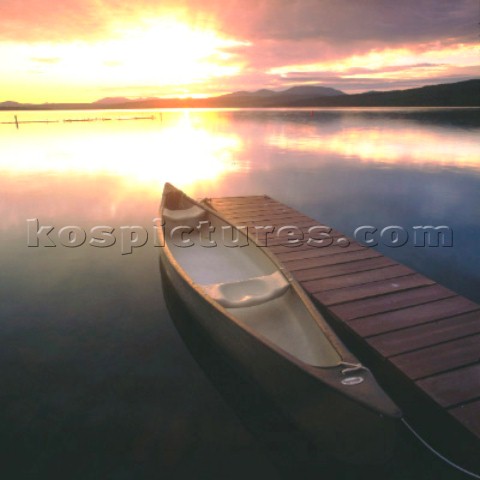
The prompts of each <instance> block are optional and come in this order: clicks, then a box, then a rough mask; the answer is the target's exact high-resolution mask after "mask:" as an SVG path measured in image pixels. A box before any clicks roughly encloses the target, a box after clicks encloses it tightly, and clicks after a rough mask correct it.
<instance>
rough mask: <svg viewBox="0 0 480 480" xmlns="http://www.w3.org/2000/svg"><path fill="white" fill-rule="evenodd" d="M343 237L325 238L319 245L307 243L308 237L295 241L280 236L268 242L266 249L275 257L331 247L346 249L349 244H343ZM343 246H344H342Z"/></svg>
mask: <svg viewBox="0 0 480 480" xmlns="http://www.w3.org/2000/svg"><path fill="white" fill-rule="evenodd" d="M344 238H345V237H343V236H341V235H340V236H333V237H330V238H325V239H324V240H323V241H324V244H320V243H310V244H309V243H308V236H305V235H304V236H303V238H302V237H299V238H298V239H297V240H295V237H294V236H292V237H285V236H282V237H280V238H276V237H275V236H274V237H273V238H272V239H271V240H270V239H269V241H268V247H269V249H270V251H271V252H272V253H274V254H275V255H278V254H280V253H289V252H297V251H300V250H318V249H319V248H326V247H331V246H334V245H338V246H341V247H342V248H346V247H348V246H349V245H350V244H351V243H355V242H351V243H345V242H344V240H343V239H344ZM288 240H292V242H293V240H295V241H296V243H290V244H289V243H288ZM319 240H320V239H319ZM344 245H345V246H344Z"/></svg>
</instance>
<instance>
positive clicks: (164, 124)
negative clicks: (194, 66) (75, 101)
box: [0, 111, 242, 187]
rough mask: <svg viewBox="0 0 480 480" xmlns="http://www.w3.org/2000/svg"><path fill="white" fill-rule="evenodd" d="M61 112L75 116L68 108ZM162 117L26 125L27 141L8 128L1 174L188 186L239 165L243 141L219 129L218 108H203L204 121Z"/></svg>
mask: <svg viewBox="0 0 480 480" xmlns="http://www.w3.org/2000/svg"><path fill="white" fill-rule="evenodd" d="M55 114H56V115H57V116H59V112H55ZM50 115H51V113H50ZM83 115H85V113H83ZM108 115H110V116H111V115H112V114H108ZM117 115H119V114H117ZM130 115H132V114H131V113H130ZM63 116H64V117H65V116H71V117H75V114H73V113H70V112H68V114H67V113H65V112H64V113H63ZM77 116H78V115H77ZM90 116H92V117H94V116H95V115H94V114H90ZM159 118H162V121H160V120H159ZM159 118H156V119H155V120H146V121H130V122H119V121H114V122H113V121H109V122H106V121H104V122H96V121H95V122H82V125H81V130H80V129H79V128H78V126H77V128H75V126H72V125H70V124H65V123H60V124H58V125H55V126H52V125H41V124H38V125H35V126H34V127H29V126H26V127H23V126H22V127H21V130H25V129H28V128H31V129H32V131H29V132H28V137H27V138H26V139H24V138H22V136H21V134H22V133H24V132H22V131H20V132H8V134H6V132H5V130H4V131H3V132H0V137H1V140H2V146H1V152H2V154H1V156H0V172H2V174H4V175H5V174H9V175H22V174H29V175H31V174H33V173H38V174H56V175H67V174H71V175H74V174H89V175H114V176H118V177H121V178H122V179H123V180H124V181H126V182H127V183H130V184H131V183H141V184H151V185H157V186H158V185H163V183H164V182H166V181H169V182H172V183H175V184H177V185H179V186H180V187H185V186H188V185H190V184H192V183H194V182H197V181H204V180H209V181H212V180H218V179H219V178H220V177H222V176H223V175H225V174H227V173H229V172H233V171H236V170H237V169H238V168H240V167H239V166H238V165H237V164H236V162H235V161H234V156H235V153H236V152H238V151H240V150H241V149H242V140H241V138H240V137H239V136H238V135H237V134H235V133H232V132H228V133H225V132H217V131H215V128H214V124H215V122H216V116H215V113H214V112H204V114H203V115H202V120H201V122H198V121H196V120H195V118H192V116H191V115H190V112H189V111H184V112H181V114H178V113H176V114H171V115H162V117H159ZM114 120H115V118H114ZM33 129H34V130H33ZM12 133H17V135H15V134H13V135H12ZM18 134H20V135H18Z"/></svg>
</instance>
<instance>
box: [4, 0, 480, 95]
mask: <svg viewBox="0 0 480 480" xmlns="http://www.w3.org/2000/svg"><path fill="white" fill-rule="evenodd" d="M479 17H480V4H479V2H478V0H401V1H400V0H398V1H395V0H363V1H362V2H358V1H351V0H348V1H347V0H208V1H207V0H174V1H170V0H162V1H160V0H139V1H135V2H133V1H131V2H126V1H122V0H62V1H59V2H52V1H51V0H23V1H19V0H1V2H0V102H2V101H6V100H12V101H18V102H34V103H43V102H89V101H95V100H97V99H99V98H102V97H111V96H115V97H116V96H126V97H131V98H138V97H151V96H209V95H217V94H222V93H228V92H232V91H236V90H255V89H259V88H272V89H282V88H288V87H289V86H292V85H298V84H315V85H325V86H330V87H334V88H338V89H341V90H343V91H345V92H347V93H355V92H362V91H368V90H374V89H375V90H390V89H397V88H410V87H416V86H422V85H426V84H435V83H446V82H455V81H460V80H465V79H468V78H474V77H479V76H480V50H479V33H480V32H479V28H478V22H479Z"/></svg>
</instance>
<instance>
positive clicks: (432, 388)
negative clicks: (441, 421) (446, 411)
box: [416, 363, 480, 407]
mask: <svg viewBox="0 0 480 480" xmlns="http://www.w3.org/2000/svg"><path fill="white" fill-rule="evenodd" d="M416 385H418V386H419V387H420V388H421V389H422V390H423V391H424V392H425V393H427V394H428V395H430V396H431V397H432V398H433V399H434V400H435V401H436V402H437V403H439V404H440V405H442V407H453V406H456V405H459V404H461V403H464V402H467V401H469V400H473V399H476V398H480V363H477V364H475V365H471V366H468V367H464V368H461V369H458V370H453V371H451V372H447V373H443V374H441V375H435V376H433V377H429V378H425V379H423V380H418V381H417V382H416Z"/></svg>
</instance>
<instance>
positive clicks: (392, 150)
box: [266, 119, 480, 171]
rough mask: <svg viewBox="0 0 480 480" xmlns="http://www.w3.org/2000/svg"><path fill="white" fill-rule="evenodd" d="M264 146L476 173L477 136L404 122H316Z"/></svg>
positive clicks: (479, 160)
mask: <svg viewBox="0 0 480 480" xmlns="http://www.w3.org/2000/svg"><path fill="white" fill-rule="evenodd" d="M266 141H267V143H268V144H269V145H271V146H273V147H277V148H279V149H281V150H284V151H285V150H286V151H291V152H297V153H299V154H305V153H311V154H312V153H314V154H315V155H318V156H321V157H324V158H329V157H330V158H331V157H332V156H335V157H343V158H348V159H356V160H359V161H361V162H364V163H381V164H387V165H390V166H391V167H393V168H411V167H412V166H413V167H426V166H428V167H433V168H444V167H456V168H468V169H471V170H475V171H480V142H479V141H478V138H477V137H476V134H475V133H473V132H470V131H468V130H467V131H457V130H449V129H447V128H441V127H440V128H438V127H437V128H432V127H427V126H422V125H416V124H413V125H412V124H411V123H409V122H408V121H405V120H400V121H399V120H396V121H390V122H388V123H385V122H384V121H383V120H382V119H370V120H369V121H367V122H365V123H364V124H363V125H358V124H356V123H353V122H352V121H351V119H348V120H341V119H337V120H336V121H333V122H331V123H328V124H327V125H324V124H322V123H319V124H317V123H315V122H314V121H312V123H311V124H307V125H299V124H289V125H287V126H286V127H285V128H282V129H281V130H280V131H279V132H276V133H275V134H272V135H269V136H268V137H267V139H266ZM314 158H315V157H314ZM314 158H311V160H314Z"/></svg>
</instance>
